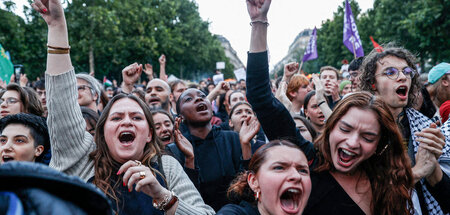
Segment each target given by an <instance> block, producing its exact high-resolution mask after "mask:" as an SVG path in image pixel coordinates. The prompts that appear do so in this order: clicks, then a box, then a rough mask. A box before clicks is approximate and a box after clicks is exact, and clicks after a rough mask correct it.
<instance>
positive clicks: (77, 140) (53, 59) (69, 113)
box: [32, 0, 95, 180]
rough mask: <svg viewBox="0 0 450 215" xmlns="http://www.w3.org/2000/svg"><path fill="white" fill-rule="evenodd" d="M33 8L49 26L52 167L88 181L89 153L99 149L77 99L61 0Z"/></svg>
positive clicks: (42, 2)
mask: <svg viewBox="0 0 450 215" xmlns="http://www.w3.org/2000/svg"><path fill="white" fill-rule="evenodd" d="M32 7H33V8H34V9H35V10H36V11H38V12H40V13H41V14H42V17H43V18H44V20H45V21H46V22H47V25H48V46H49V48H48V53H49V54H48V56H47V71H46V81H45V85H46V86H45V88H46V90H47V108H48V118H47V124H48V128H49V135H50V143H51V149H52V159H51V161H50V166H51V167H53V168H55V169H57V170H59V171H62V172H64V173H66V174H68V175H75V176H79V177H81V178H82V179H84V180H88V179H89V178H90V177H92V176H93V163H92V162H91V161H90V160H89V153H90V152H92V151H93V150H94V149H95V144H94V141H93V137H92V135H90V134H89V133H88V132H87V131H86V122H85V121H84V119H83V116H82V114H81V110H80V107H79V105H78V101H77V98H78V94H77V86H76V78H75V72H74V71H73V67H72V63H71V61H70V55H69V51H68V50H69V49H68V48H69V41H68V37H67V25H66V20H65V18H64V11H63V8H62V5H61V2H60V0H35V1H34V3H33V4H32Z"/></svg>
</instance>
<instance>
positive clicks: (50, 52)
mask: <svg viewBox="0 0 450 215" xmlns="http://www.w3.org/2000/svg"><path fill="white" fill-rule="evenodd" d="M47 53H49V54H69V53H70V51H69V49H67V50H59V49H57V50H52V49H49V50H47Z"/></svg>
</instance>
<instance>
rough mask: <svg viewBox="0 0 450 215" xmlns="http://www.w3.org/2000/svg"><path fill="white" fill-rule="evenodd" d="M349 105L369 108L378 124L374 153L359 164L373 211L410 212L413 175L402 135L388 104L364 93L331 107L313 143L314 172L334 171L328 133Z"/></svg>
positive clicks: (352, 95) (350, 96)
mask: <svg viewBox="0 0 450 215" xmlns="http://www.w3.org/2000/svg"><path fill="white" fill-rule="evenodd" d="M351 107H357V108H360V109H363V110H372V111H373V112H374V113H375V114H376V116H377V120H378V123H379V124H380V134H379V136H380V140H379V141H378V145H377V149H376V152H375V154H374V155H372V156H371V157H370V158H368V159H367V160H365V161H363V162H362V163H361V164H360V167H359V169H360V170H362V171H364V172H365V174H366V175H367V177H368V178H369V181H370V186H371V190H372V202H371V208H372V209H371V210H372V213H373V214H411V213H412V212H411V211H410V209H408V205H409V206H410V207H411V206H412V202H411V190H412V188H413V177H412V171H411V164H410V161H409V159H408V157H407V155H406V152H405V149H404V148H403V145H402V136H401V133H400V131H399V129H398V127H397V124H396V123H395V120H394V117H393V116H392V113H391V112H390V111H389V108H388V106H387V105H386V103H384V102H383V101H382V100H381V99H380V98H377V97H375V96H373V95H371V94H370V93H368V92H358V93H353V94H351V95H349V96H347V97H346V98H344V99H343V100H342V101H341V102H339V104H338V105H337V106H336V107H335V109H334V110H333V113H332V114H331V116H330V118H329V119H328V121H327V123H326V125H325V130H324V132H323V134H322V135H321V136H320V137H319V138H318V139H317V141H316V143H315V146H316V148H318V149H319V152H318V156H317V157H318V158H319V163H318V166H317V168H316V169H315V171H317V172H321V171H335V170H336V169H335V168H334V166H333V161H332V160H331V152H330V140H329V137H330V133H331V131H332V130H333V129H334V128H335V126H336V124H337V123H338V121H339V120H340V119H341V118H342V117H343V116H344V115H345V114H346V113H347V111H348V110H349V109H350V108H351Z"/></svg>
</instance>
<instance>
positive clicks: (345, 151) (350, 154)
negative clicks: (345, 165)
mask: <svg viewBox="0 0 450 215" xmlns="http://www.w3.org/2000/svg"><path fill="white" fill-rule="evenodd" d="M342 152H344V153H345V154H347V155H349V156H355V155H356V154H355V153H353V152H349V151H347V150H345V149H342Z"/></svg>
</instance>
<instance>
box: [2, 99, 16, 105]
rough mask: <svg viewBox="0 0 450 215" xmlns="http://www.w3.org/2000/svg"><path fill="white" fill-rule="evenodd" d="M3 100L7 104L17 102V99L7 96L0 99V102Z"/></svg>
mask: <svg viewBox="0 0 450 215" xmlns="http://www.w3.org/2000/svg"><path fill="white" fill-rule="evenodd" d="M5 101H6V104H7V105H12V104H15V103H17V102H19V99H16V98H7V99H6V100H5V99H0V104H3V102H5Z"/></svg>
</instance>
